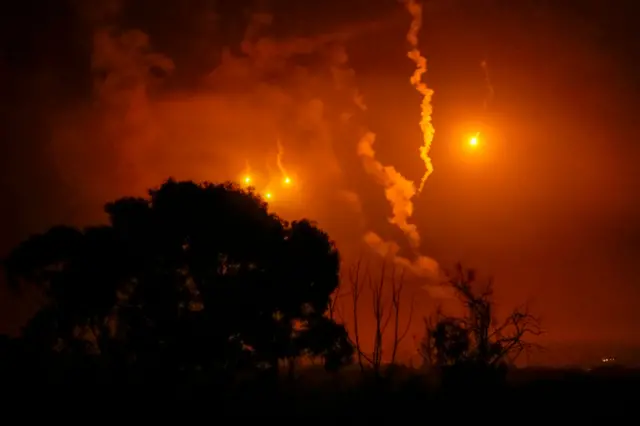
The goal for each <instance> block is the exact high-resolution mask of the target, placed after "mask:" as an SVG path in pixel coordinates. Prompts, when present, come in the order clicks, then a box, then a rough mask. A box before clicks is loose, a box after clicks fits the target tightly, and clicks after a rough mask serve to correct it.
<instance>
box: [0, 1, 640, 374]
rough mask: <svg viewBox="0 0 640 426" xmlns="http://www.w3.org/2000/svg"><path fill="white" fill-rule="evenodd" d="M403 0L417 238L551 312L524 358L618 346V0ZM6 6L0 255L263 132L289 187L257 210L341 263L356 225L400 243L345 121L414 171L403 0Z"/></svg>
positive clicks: (222, 157) (630, 229)
mask: <svg viewBox="0 0 640 426" xmlns="http://www.w3.org/2000/svg"><path fill="white" fill-rule="evenodd" d="M423 4H424V22H423V27H422V30H421V32H420V46H419V47H420V50H421V51H422V53H423V54H424V55H425V56H426V57H427V60H428V69H429V70H428V72H427V74H426V82H427V83H428V85H429V87H431V88H432V89H433V90H434V91H435V94H434V98H433V124H434V126H435V132H436V133H435V139H434V141H433V146H432V150H431V158H432V160H433V164H434V168H435V170H434V173H433V174H432V175H431V176H430V177H429V179H428V180H427V183H426V187H425V190H424V191H423V192H422V193H421V194H420V195H418V196H416V197H415V198H414V200H413V201H414V204H415V206H414V207H415V209H414V214H413V217H412V219H411V220H412V222H413V223H415V224H416V225H417V226H418V229H419V232H420V234H421V237H422V243H421V246H420V253H421V254H423V255H425V256H428V257H430V258H433V259H435V260H436V261H437V262H438V263H439V264H440V265H442V266H449V265H452V264H453V263H454V262H456V261H463V262H464V263H465V264H468V265H470V266H474V267H477V268H478V269H479V270H480V271H482V272H483V273H485V274H491V275H493V276H494V277H495V280H496V298H497V301H498V304H499V307H504V308H505V309H506V308H509V307H511V306H513V305H515V304H518V303H520V302H530V303H531V306H532V308H533V309H535V310H536V311H537V312H538V313H539V314H540V316H541V318H542V320H543V325H544V328H545V329H546V330H547V334H546V336H545V337H544V338H543V339H542V340H543V342H542V343H543V344H545V345H547V346H548V347H549V351H547V353H545V354H541V355H539V356H540V358H539V359H540V362H553V363H570V362H574V361H576V360H577V359H578V358H580V357H588V356H600V355H604V354H609V353H610V352H611V351H618V352H620V355H618V356H619V357H620V358H622V357H623V356H624V354H627V356H629V354H631V352H632V348H633V347H640V340H638V339H639V338H638V334H637V333H635V330H637V329H638V327H640V313H639V311H638V309H637V308H636V303H637V301H638V300H640V273H639V272H638V267H637V261H638V260H639V259H640V219H639V218H640V197H639V196H638V195H637V194H638V189H639V188H640V170H639V169H638V168H637V162H638V159H639V158H640V143H639V139H638V128H637V124H636V123H637V116H638V112H639V111H638V106H637V105H638V100H637V96H638V94H640V77H639V76H640V59H639V58H640V35H639V32H638V30H637V29H636V27H637V22H636V20H635V19H634V17H635V16H636V14H634V13H633V10H634V8H635V6H636V5H635V2H633V1H626V0H617V1H613V2H611V1H609V2H607V1H597V0H591V1H589V0H584V1H579V0H554V1H552V0H539V1H534V0H520V1H507V0H466V1H465V0H457V1H456V0H425V1H424V2H423ZM2 9H3V10H2V12H1V13H0V20H1V22H0V32H1V34H0V43H1V44H0V55H1V56H0V90H1V92H0V114H1V119H0V170H2V173H1V174H0V200H2V208H1V209H0V215H1V220H0V254H6V253H7V252H8V251H9V250H10V249H11V247H13V246H14V245H15V244H17V243H18V242H19V241H20V240H22V239H24V238H26V237H27V236H28V235H30V234H32V233H34V232H42V231H44V230H45V229H47V227H49V226H51V225H54V224H58V223H71V224H76V225H86V224H90V223H97V222H100V221H104V219H105V218H104V215H103V213H102V205H103V204H104V203H105V202H106V201H108V200H112V199H114V198H117V197H119V196H123V195H140V194H144V191H145V190H146V189H148V188H151V187H154V186H157V185H159V184H160V183H161V182H162V180H163V179H166V178H167V177H169V176H175V177H177V178H180V179H195V180H199V181H200V180H214V181H218V180H227V179H231V180H236V179H239V178H240V177H241V176H242V175H243V173H244V172H245V170H246V167H247V164H248V165H249V166H250V167H251V170H254V171H255V172H256V176H270V175H272V174H273V173H274V171H277V166H276V164H275V158H276V155H277V143H276V141H277V140H278V139H280V140H281V142H282V146H283V161H284V164H285V165H286V167H287V168H288V170H290V171H291V172H292V174H293V175H294V176H296V183H299V187H298V189H297V192H294V193H292V195H290V196H289V198H286V197H284V196H280V195H279V194H278V193H277V192H276V193H274V201H273V203H272V208H273V209H274V211H276V212H277V213H279V214H281V215H282V216H284V217H286V218H291V217H299V216H301V215H302V216H306V217H310V218H312V219H317V220H318V222H319V224H320V226H322V227H324V228H326V229H327V230H328V231H329V233H330V235H331V236H332V237H333V238H334V239H335V240H336V241H337V244H338V246H339V247H340V248H341V249H342V250H344V253H345V261H346V260H349V259H350V253H356V252H358V251H359V250H360V249H361V246H362V245H363V243H362V236H363V235H364V234H365V232H366V231H374V232H375V233H376V234H378V235H380V236H381V238H383V239H385V240H389V241H395V242H397V244H399V246H400V247H401V248H402V254H403V255H404V256H407V257H411V256H414V255H415V253H412V252H411V250H409V248H408V244H407V241H406V238H404V236H403V235H402V233H401V232H400V231H399V230H398V229H397V228H396V227H394V226H393V225H392V224H390V223H389V221H388V220H387V218H388V217H389V216H390V215H391V210H390V206H389V203H387V201H386V200H385V197H384V192H383V189H382V188H381V187H380V186H379V185H378V184H377V183H376V182H375V181H374V180H372V179H371V177H370V176H369V175H367V173H366V172H365V170H364V169H363V167H362V164H361V161H360V159H359V158H358V156H357V153H356V147H357V144H358V128H357V127H358V126H360V127H362V126H363V125H365V126H366V127H367V128H368V129H369V130H371V131H372V132H374V133H375V134H376V142H375V146H374V147H375V149H376V153H377V155H378V159H379V160H380V161H381V162H382V163H384V164H385V165H393V166H394V167H395V168H396V169H397V170H399V171H400V172H401V173H402V174H403V175H405V176H406V177H407V178H409V179H411V180H413V181H419V179H420V177H421V176H422V174H423V172H424V164H423V163H422V161H421V160H420V157H419V155H418V148H419V146H420V145H421V143H422V135H421V133H420V128H419V126H418V122H419V120H420V101H421V99H420V96H419V94H418V93H417V92H416V91H415V89H414V88H413V87H412V86H411V85H410V83H409V76H410V75H411V73H412V72H413V70H414V67H415V65H414V64H413V63H412V62H411V61H410V60H409V59H408V58H407V56H406V53H407V51H408V49H409V45H408V43H407V41H406V33H407V30H408V28H409V22H410V20H411V17H410V15H409V14H408V13H407V11H406V10H405V9H404V7H403V6H402V5H401V4H400V3H398V2H397V1H394V0H377V1H375V0H324V1H300V0H271V1H267V0H265V1H248V0H219V1H214V0H190V1H187V0H128V1H127V0H120V1H118V0H114V1H109V0H104V1H98V0H94V1H82V0H77V1H73V0H21V1H7V2H6V4H3V6H2ZM340 54H346V55H347V57H348V63H347V64H348V68H349V69H351V70H353V79H352V82H351V85H352V86H351V89H356V88H357V90H358V91H359V92H360V93H361V95H362V99H363V100H364V102H365V103H366V105H367V110H366V111H365V112H364V113H361V114H360V115H359V116H358V126H356V125H355V122H353V123H352V124H353V126H352V127H353V128H350V127H349V126H347V125H345V124H344V121H343V120H342V118H341V117H342V115H343V114H344V112H345V111H347V110H350V109H352V108H353V105H352V103H350V101H351V100H350V99H348V98H346V97H345V96H344V94H341V93H339V91H337V90H336V84H335V81H334V79H333V77H332V73H331V69H332V68H331V67H332V65H333V64H335V59H336V57H337V56H336V55H340ZM482 61H486V65H487V67H486V69H487V70H488V75H489V81H490V86H489V85H488V84H487V81H486V75H485V73H483V69H482V67H481V65H480V64H481V62H482ZM491 90H492V91H493V96H489V94H490V92H491ZM476 132H480V135H481V138H480V144H479V146H478V148H479V149H475V150H470V149H469V147H468V146H467V145H466V141H467V139H468V137H469V135H470V134H475V133H476ZM425 295H426V293H425ZM0 296H1V297H2V301H1V305H0V326H1V327H0V331H10V332H16V330H18V329H19V326H20V325H21V323H22V322H21V321H24V320H25V319H26V317H28V315H29V313H30V312H31V310H30V308H29V306H32V305H33V304H32V303H31V302H28V300H27V296H25V295H22V296H17V295H10V294H9V292H8V291H7V290H6V289H4V288H3V290H2V293H0ZM425 297H426V296H425ZM634 339H635V340H634ZM622 347H625V348H626V349H618V348H622ZM622 352H624V354H623V353H622Z"/></svg>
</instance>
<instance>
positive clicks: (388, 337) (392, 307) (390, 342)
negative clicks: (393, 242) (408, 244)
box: [338, 259, 413, 375]
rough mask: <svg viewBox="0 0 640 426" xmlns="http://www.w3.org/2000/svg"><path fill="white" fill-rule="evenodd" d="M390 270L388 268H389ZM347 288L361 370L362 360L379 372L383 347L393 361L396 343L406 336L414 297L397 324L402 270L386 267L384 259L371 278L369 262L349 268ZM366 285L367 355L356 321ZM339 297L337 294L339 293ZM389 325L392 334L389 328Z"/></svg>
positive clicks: (402, 279)
mask: <svg viewBox="0 0 640 426" xmlns="http://www.w3.org/2000/svg"><path fill="white" fill-rule="evenodd" d="M388 269H390V271H389V270H388ZM347 279H348V281H349V284H350V287H349V294H350V295H351V302H352V305H351V308H352V315H353V330H352V331H353V345H354V347H355V349H356V356H357V360H358V364H359V366H360V369H361V370H362V371H364V367H365V363H366V364H368V365H369V366H371V368H372V369H373V371H374V373H375V374H376V375H379V374H380V372H381V368H382V366H383V362H384V358H383V354H384V350H385V347H386V348H387V349H389V348H390V349H391V351H390V356H389V358H388V359H387V362H389V364H390V365H394V364H395V362H396V356H397V354H398V346H399V345H400V343H402V341H403V340H404V339H405V337H406V336H407V333H408V331H409V328H410V326H411V321H412V317H413V300H412V301H411V304H410V306H409V318H408V320H407V323H406V324H405V325H404V326H401V324H400V310H401V307H402V305H401V295H402V291H403V288H404V271H402V270H401V271H398V270H397V268H396V266H395V265H394V264H391V267H390V268H389V267H388V261H387V259H384V260H383V263H382V266H381V268H380V275H379V276H377V277H375V278H374V277H373V276H372V275H371V272H370V270H369V267H368V265H367V266H365V267H364V268H363V266H362V259H360V260H358V261H357V262H356V263H355V264H354V265H352V267H351V268H350V269H349V274H348V277H347ZM365 284H366V285H367V288H368V289H369V292H370V295H371V313H372V316H373V320H374V335H373V348H372V351H371V353H369V354H367V353H365V352H364V351H363V350H362V342H361V335H360V328H359V321H360V320H361V319H362V317H361V315H362V313H363V312H364V310H363V309H362V308H361V306H360V301H361V299H360V297H361V295H362V293H363V290H364V289H365ZM338 296H340V295H338ZM389 326H391V333H388V328H389Z"/></svg>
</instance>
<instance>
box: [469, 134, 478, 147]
mask: <svg viewBox="0 0 640 426" xmlns="http://www.w3.org/2000/svg"><path fill="white" fill-rule="evenodd" d="M469 145H471V146H476V145H478V137H477V136H474V137H472V138H471V139H469Z"/></svg>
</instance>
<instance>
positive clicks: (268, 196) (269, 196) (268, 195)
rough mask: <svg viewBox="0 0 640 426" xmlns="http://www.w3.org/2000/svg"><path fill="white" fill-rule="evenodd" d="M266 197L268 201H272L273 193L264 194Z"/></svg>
mask: <svg viewBox="0 0 640 426" xmlns="http://www.w3.org/2000/svg"><path fill="white" fill-rule="evenodd" d="M264 196H265V197H266V198H267V199H268V200H270V199H271V193H270V192H267V193H266V194H264Z"/></svg>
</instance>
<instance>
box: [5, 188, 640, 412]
mask: <svg viewBox="0 0 640 426" xmlns="http://www.w3.org/2000/svg"><path fill="white" fill-rule="evenodd" d="M105 210H106V213H107V214H108V217H109V222H108V224H107V225H103V226H94V227H87V228H84V229H77V228H72V227H66V226H58V227H54V228H52V229H50V230H49V231H48V232H46V233H44V234H40V235H34V236H32V237H31V238H29V239H27V240H26V241H24V242H23V243H22V244H20V245H19V246H18V247H16V248H15V249H14V250H13V251H12V252H11V254H10V255H9V256H8V257H7V258H6V259H5V260H4V262H3V263H4V272H5V273H6V276H7V279H8V282H9V283H10V285H11V286H12V288H13V289H14V290H15V291H25V290H26V289H30V291H34V290H35V293H37V294H39V295H41V296H42V300H43V303H42V306H41V308H40V310H39V311H38V312H37V313H36V315H35V316H34V317H33V318H32V319H31V320H30V321H29V322H28V323H27V325H26V326H25V327H24V329H23V332H22V334H21V335H20V336H19V337H17V338H9V337H3V338H2V339H0V375H1V377H0V380H1V383H2V386H3V388H4V390H5V393H10V394H11V395H13V396H14V397H16V398H18V399H26V400H29V401H32V402H35V401H40V402H39V403H41V402H56V401H57V402H67V403H70V402H72V401H73V402H75V403H79V402H82V403H85V404H105V403H107V401H111V402H118V404H120V406H132V407H138V408H139V407H141V406H144V405H145V404H147V403H149V404H158V403H161V402H162V401H166V402H175V401H183V402H189V401H190V402H194V401H198V400H202V401H208V402H207V403H208V404H210V405H216V406H218V407H219V410H221V411H219V412H232V413H234V414H236V415H238V414H249V415H260V414H306V415H313V414H329V413H334V414H341V415H357V416H362V415H382V414H385V415H387V414H403V413H413V412H415V411H416V410H418V411H420V410H423V409H424V406H425V404H427V405H428V404H433V405H432V407H439V409H441V410H440V411H441V412H442V414H443V415H444V414H447V410H446V409H445V408H443V407H448V406H449V404H446V402H451V403H455V404H460V403H462V402H461V401H463V400H464V401H466V403H472V402H479V403H480V402H481V403H483V404H493V405H495V404H497V403H498V402H500V403H507V402H508V403H513V404H517V403H522V401H528V400H530V399H531V398H538V399H541V398H546V401H547V405H546V406H547V407H556V403H557V404H559V405H558V407H560V406H562V407H565V408H566V407H568V406H570V405H571V404H568V403H567V402H566V401H564V399H563V398H564V397H565V396H566V394H567V392H569V393H571V394H572V395H573V398H587V397H588V398H596V399H598V398H605V397H606V398H607V400H608V401H613V402H614V403H616V404H622V405H624V403H625V401H626V400H628V398H626V397H627V396H629V395H628V394H627V393H625V392H616V390H618V391H619V390H620V389H623V388H626V386H627V382H628V380H629V379H630V376H629V375H625V376H624V377H623V378H616V380H615V381H614V380H613V379H609V380H607V381H606V383H605V384H603V383H604V382H602V380H601V379H597V377H595V376H594V375H593V374H591V375H586V374H583V373H575V374H573V376H572V378H571V379H567V377H566V376H565V377H563V379H562V380H557V378H556V379H554V380H542V379H540V380H538V381H536V380H533V381H531V380H526V381H524V382H523V381H517V380H516V381H515V382H514V381H512V380H509V374H511V375H513V374H516V375H517V372H516V373H514V369H513V367H512V361H513V360H514V359H515V357H517V356H518V355H520V354H521V353H522V352H523V351H526V350H529V349H531V348H532V347H533V343H531V342H528V341H527V340H526V338H527V336H535V335H537V334H539V333H540V328H539V323H538V321H537V319H536V318H535V317H534V316H532V315H531V314H529V313H528V312H526V311H523V310H515V311H514V312H513V313H512V315H510V316H509V317H507V318H506V319H505V320H504V321H501V322H500V321H498V320H496V319H495V318H494V314H493V312H492V308H493V303H492V292H491V290H492V289H491V285H490V283H486V285H484V286H480V287H478V286H477V285H476V284H477V283H476V281H477V280H476V277H475V273H474V272H473V271H470V270H466V269H464V268H462V267H457V268H456V269H454V271H453V272H452V273H451V274H450V282H449V284H450V285H451V288H452V289H453V290H454V292H455V294H457V295H458V297H459V298H460V300H461V302H463V306H464V307H465V311H466V312H467V314H466V315H464V316H460V317H451V316H446V315H444V314H443V313H441V312H438V313H437V314H436V315H435V316H433V317H432V318H430V319H426V320H425V335H424V338H423V339H422V343H421V345H420V354H421V355H422V358H423V359H424V361H425V362H424V368H422V369H409V368H407V367H402V366H399V365H395V364H390V365H384V364H383V363H382V362H381V360H382V356H381V352H380V353H378V355H376V356H375V357H373V360H372V359H371V358H370V357H368V356H366V355H365V354H364V353H363V352H362V350H361V348H360V346H359V343H358V341H357V338H356V339H353V337H352V336H350V334H349V333H348V332H347V329H346V327H345V325H343V324H340V323H339V322H338V321H336V319H335V316H334V315H332V306H333V303H334V301H335V299H334V297H335V294H336V292H337V290H338V288H339V286H340V258H339V253H338V251H337V250H336V248H335V246H334V244H333V242H332V241H331V240H330V238H329V236H328V235H327V234H326V233H324V232H323V231H322V230H320V229H318V228H317V227H316V226H315V225H314V223H312V222H310V221H308V220H300V221H295V222H292V223H287V222H285V221H283V220H282V219H281V218H279V217H278V216H276V215H274V214H271V213H269V212H268V210H267V205H266V203H265V202H264V201H263V200H262V199H260V197H258V196H257V195H255V194H254V193H253V192H252V190H245V189H242V188H240V187H238V186H236V185H234V184H232V183H225V184H196V183H193V182H176V181H173V180H169V181H167V182H165V183H164V184H163V185H162V186H161V187H159V188H158V189H155V190H151V191H150V192H149V197H147V198H122V199H119V200H117V201H115V202H112V203H109V204H107V205H106V207H105ZM381 285H382V284H381ZM358 286H359V283H358V281H357V280H356V281H353V282H351V289H350V290H351V292H352V293H355V292H357V291H359V290H358V289H359V287H358ZM394 288H395V287H394ZM394 294H395V293H394ZM378 319H380V318H378ZM378 322H379V323H380V321H378ZM379 327H380V325H379ZM378 331H380V328H379V329H378ZM356 334H357V330H356ZM380 351H381V349H380ZM394 358H395V349H394ZM283 365H286V366H287V367H288V368H286V369H282V368H281V367H282V366H283ZM294 366H297V367H298V369H297V370H295V369H294V368H293V367H294ZM510 372H511V373H510ZM623 379H624V380H625V381H624V382H621V381H620V380H623ZM523 383H525V384H523ZM621 383H623V384H621ZM213 395H216V396H215V397H214V396H213ZM613 395H615V398H614V396H613ZM598 400H600V401H601V399H598ZM554 401H555V403H554ZM607 407H608V406H607ZM607 409H608V408H607ZM437 411H438V409H436V408H433V413H434V414H435V413H436V412H437ZM483 413H484V414H482V413H481V414H478V416H480V417H485V416H486V417H488V418H489V417H490V416H491V415H492V413H491V411H490V410H489V411H486V412H483ZM459 414H464V413H459Z"/></svg>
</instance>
